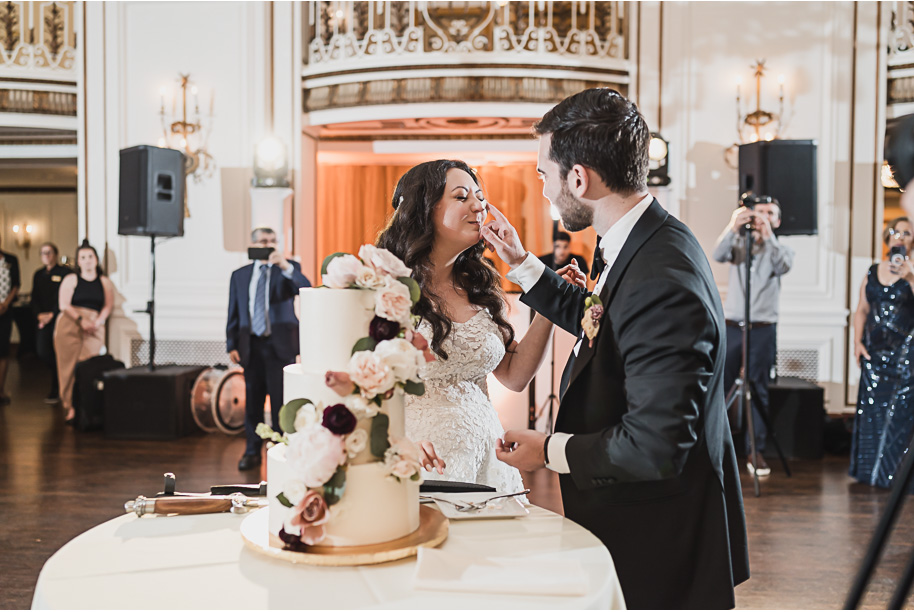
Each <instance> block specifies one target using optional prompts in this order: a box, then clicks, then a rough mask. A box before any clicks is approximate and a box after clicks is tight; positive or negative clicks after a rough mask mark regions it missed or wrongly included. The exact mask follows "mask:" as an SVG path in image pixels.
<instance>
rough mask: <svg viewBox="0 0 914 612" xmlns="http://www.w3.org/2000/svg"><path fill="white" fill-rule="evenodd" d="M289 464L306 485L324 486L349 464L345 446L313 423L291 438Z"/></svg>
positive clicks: (319, 425)
mask: <svg viewBox="0 0 914 612" xmlns="http://www.w3.org/2000/svg"><path fill="white" fill-rule="evenodd" d="M286 462H287V464H288V465H289V468H290V469H291V471H292V474H294V475H295V476H296V477H297V478H299V479H300V480H301V481H302V482H303V483H305V486H308V487H321V486H323V485H324V483H326V482H327V481H328V480H330V479H331V478H332V477H333V474H334V473H336V470H337V468H338V467H339V466H341V465H343V464H344V463H346V447H345V443H344V441H343V438H341V437H340V436H337V435H334V434H333V432H331V431H330V430H328V429H327V428H326V427H323V426H322V425H321V424H320V423H314V424H313V425H310V426H308V427H306V428H305V429H303V430H300V431H296V432H295V433H294V434H292V435H290V436H289V448H288V449H287V452H286Z"/></svg>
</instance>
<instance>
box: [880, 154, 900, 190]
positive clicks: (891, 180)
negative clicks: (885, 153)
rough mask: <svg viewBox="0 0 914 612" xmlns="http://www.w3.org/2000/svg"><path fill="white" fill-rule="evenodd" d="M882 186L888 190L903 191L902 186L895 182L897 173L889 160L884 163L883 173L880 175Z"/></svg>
mask: <svg viewBox="0 0 914 612" xmlns="http://www.w3.org/2000/svg"><path fill="white" fill-rule="evenodd" d="M880 179H881V180H882V186H883V187H884V188H886V189H901V185H899V184H898V181H896V180H895V171H894V170H892V166H890V165H889V162H888V161H887V160H883V161H882V172H881V174H880Z"/></svg>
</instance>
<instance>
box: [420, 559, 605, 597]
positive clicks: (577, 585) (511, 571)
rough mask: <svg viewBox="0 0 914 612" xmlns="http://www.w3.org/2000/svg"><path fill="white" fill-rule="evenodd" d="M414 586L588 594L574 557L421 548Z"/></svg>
mask: <svg viewBox="0 0 914 612" xmlns="http://www.w3.org/2000/svg"><path fill="white" fill-rule="evenodd" d="M415 587H416V588H417V589H424V590H432V591H472V592H476V593H501V594H512V595H559V596H566V597H572V596H576V595H586V594H587V574H585V573H584V567H583V566H582V565H581V563H580V561H576V560H568V561H537V560H531V559H526V558H508V557H487V558H477V557H471V556H469V555H462V554H458V553H449V552H445V551H443V550H438V549H436V548H420V549H419V562H418V563H417V564H416V578H415Z"/></svg>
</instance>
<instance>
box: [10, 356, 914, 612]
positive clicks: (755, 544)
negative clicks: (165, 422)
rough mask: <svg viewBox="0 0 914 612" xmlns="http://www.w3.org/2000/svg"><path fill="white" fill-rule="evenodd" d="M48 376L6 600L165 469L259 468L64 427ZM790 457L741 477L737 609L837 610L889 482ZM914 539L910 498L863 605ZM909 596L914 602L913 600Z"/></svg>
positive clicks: (31, 422)
mask: <svg viewBox="0 0 914 612" xmlns="http://www.w3.org/2000/svg"><path fill="white" fill-rule="evenodd" d="M46 380H47V377H46V375H45V373H44V371H43V370H42V369H41V368H40V366H37V365H36V364H33V363H31V362H27V363H25V364H23V365H22V366H20V365H19V364H17V363H16V362H15V360H13V362H12V365H11V368H10V374H9V382H8V384H7V389H8V391H9V392H10V393H11V394H12V395H13V398H14V399H13V403H12V404H11V405H9V406H6V407H2V408H0V608H4V609H14V608H28V607H29V606H30V605H31V601H32V593H33V590H34V587H35V582H36V580H37V579H38V573H39V572H40V570H41V567H42V565H43V564H44V562H45V561H46V560H47V559H48V558H49V557H50V556H51V555H52V554H53V553H54V552H55V551H56V550H57V549H58V548H60V547H61V546H63V545H64V544H65V543H66V542H67V541H69V540H70V539H72V538H73V537H75V536H76V535H78V534H80V533H81V532H83V531H85V530H87V529H89V528H90V527H93V526H94V525H97V524H99V523H101V522H104V521H106V520H108V519H111V518H114V517H116V516H118V515H120V514H122V512H123V504H124V502H125V501H127V500H128V499H133V498H135V497H136V496H137V495H141V494H142V495H147V496H148V495H153V494H155V493H156V492H157V491H160V490H161V488H162V474H163V473H164V472H167V471H171V472H174V473H175V474H176V475H177V478H178V487H179V489H180V490H183V491H206V490H208V488H209V486H210V485H212V484H225V483H233V482H256V481H259V480H260V478H261V477H262V476H263V475H262V474H258V473H247V474H239V472H238V471H237V469H236V465H237V461H238V459H239V457H240V456H241V453H242V451H243V447H244V443H243V440H242V439H241V438H229V437H226V436H223V435H220V434H209V435H203V434H200V435H196V436H191V437H187V438H184V439H182V440H180V441H176V442H128V441H112V440H107V439H105V438H104V436H103V435H102V434H101V433H89V434H77V433H75V432H74V431H73V430H71V429H70V428H68V427H65V426H64V424H63V416H62V414H61V411H60V408H59V407H58V406H48V405H46V404H44V403H43V402H42V398H43V397H44V394H45V392H46V389H47V387H46ZM791 466H792V468H793V470H794V476H793V478H786V477H785V476H784V475H783V474H782V473H781V472H780V469H779V466H775V465H774V464H773V465H772V467H774V468H778V469H775V473H774V475H772V476H771V477H769V478H767V479H765V480H764V481H763V485H762V496H761V497H760V498H755V497H754V496H753V493H752V484H751V479H749V478H748V477H747V476H744V478H743V487H744V488H743V494H744V495H745V502H746V514H747V519H748V524H749V550H750V563H751V566H752V578H751V580H749V581H748V582H747V583H746V584H744V585H741V586H740V587H738V588H737V591H736V593H737V604H738V607H739V608H762V609H773V608H818V609H823V608H840V607H841V606H842V604H843V601H844V598H845V595H846V593H847V589H848V587H849V585H850V583H851V580H852V578H853V576H854V573H855V571H856V569H857V566H858V564H859V561H860V559H861V557H862V555H863V552H864V550H865V549H866V546H867V544H868V542H869V539H870V534H871V533H872V531H873V530H874V528H875V526H876V524H877V522H878V520H879V517H880V513H881V509H882V507H883V505H884V503H885V501H886V499H887V494H886V492H884V491H878V490H873V489H870V488H869V487H865V486H860V485H856V484H852V483H851V481H850V479H848V478H847V476H846V475H845V472H846V466H847V458H846V457H827V458H826V459H824V460H821V461H802V462H801V461H797V462H792V463H791ZM525 479H526V480H527V483H528V485H529V486H531V488H532V489H533V492H532V493H531V495H530V499H531V501H533V503H536V504H537V505H540V506H543V507H546V508H549V509H551V510H554V511H561V499H560V497H559V493H558V486H557V482H556V479H555V477H554V475H552V474H551V473H548V472H546V471H541V472H538V473H536V474H535V475H525ZM621 528H624V526H621ZM911 543H914V504H909V505H908V506H907V507H906V508H905V510H904V513H903V515H902V517H901V518H900V520H899V528H898V529H897V530H896V532H895V534H894V535H893V538H892V544H891V545H890V547H889V548H888V550H887V553H886V555H885V558H884V560H883V563H882V566H881V568H880V570H879V572H878V573H877V575H876V577H875V579H874V581H873V582H872V586H871V589H870V591H869V593H868V595H867V598H866V599H865V601H864V605H865V607H868V608H884V607H885V606H886V605H887V604H888V600H889V597H890V594H891V592H892V590H893V588H894V584H895V581H896V578H897V577H898V576H899V575H900V573H901V570H902V567H903V565H904V563H905V560H906V559H907V556H908V552H909V550H908V547H909V546H910V545H911ZM658 586H660V585H658ZM907 603H908V607H909V608H910V607H912V605H914V598H912V599H909V600H908V602H907Z"/></svg>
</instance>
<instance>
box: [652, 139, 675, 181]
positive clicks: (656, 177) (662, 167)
mask: <svg viewBox="0 0 914 612" xmlns="http://www.w3.org/2000/svg"><path fill="white" fill-rule="evenodd" d="M647 156H648V172H647V184H648V185H651V186H655V187H660V186H665V185H669V184H670V173H669V169H670V143H669V141H668V140H667V139H666V138H664V137H663V136H661V135H660V134H658V133H657V132H651V142H650V145H648V149H647Z"/></svg>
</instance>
